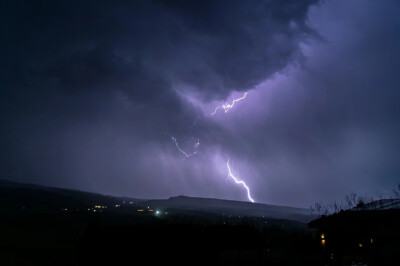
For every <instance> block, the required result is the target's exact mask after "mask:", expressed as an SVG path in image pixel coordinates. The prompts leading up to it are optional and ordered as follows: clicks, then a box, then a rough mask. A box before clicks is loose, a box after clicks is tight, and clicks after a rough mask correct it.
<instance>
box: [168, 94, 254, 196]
mask: <svg viewBox="0 0 400 266" xmlns="http://www.w3.org/2000/svg"><path fill="white" fill-rule="evenodd" d="M247 94H248V92H245V93H244V94H243V96H242V97H240V98H237V99H234V100H233V101H232V103H231V104H223V105H220V106H218V107H216V108H215V110H214V112H212V113H211V114H210V116H214V115H215V114H216V113H217V111H218V110H219V109H223V110H224V113H225V114H226V113H228V112H229V110H230V109H232V108H233V107H234V105H235V103H236V102H239V101H241V100H243V99H245V98H246V96H247ZM200 118H202V117H200V116H199V117H197V118H196V119H195V120H194V121H193V123H192V125H191V127H190V128H193V127H195V126H196V124H197V121H198V120H199V119H200ZM165 133H166V132H165ZM166 134H168V133H166ZM170 138H171V140H172V142H173V143H174V144H175V146H176V148H177V150H178V151H179V152H180V153H182V154H183V155H184V156H185V158H184V159H188V158H191V157H193V156H195V155H196V154H197V153H198V152H197V149H198V147H199V146H200V139H197V142H196V143H195V144H194V146H193V147H194V149H195V151H194V152H192V153H187V152H185V151H184V150H182V149H181V147H180V146H179V144H178V141H177V139H176V138H175V137H173V136H171V135H170ZM226 157H227V158H228V160H227V162H226V168H227V169H228V177H227V178H228V179H229V178H232V179H233V180H234V181H235V183H236V184H237V185H241V186H243V187H244V188H245V189H246V191H247V198H248V199H249V201H251V202H252V203H254V199H253V198H252V197H251V195H250V188H249V187H248V186H247V184H246V183H245V182H244V181H243V180H239V179H238V178H237V177H236V176H235V175H234V174H233V173H232V170H231V167H230V165H229V162H230V158H229V157H228V156H226Z"/></svg>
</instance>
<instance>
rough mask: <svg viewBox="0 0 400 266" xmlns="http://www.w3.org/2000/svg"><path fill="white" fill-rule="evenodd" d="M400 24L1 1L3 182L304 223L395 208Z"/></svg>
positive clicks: (323, 15)
mask: <svg viewBox="0 0 400 266" xmlns="http://www.w3.org/2000/svg"><path fill="white" fill-rule="evenodd" d="M399 13H400V4H399V3H398V2H396V1H351V2H350V1H345V0H340V1H334V0H326V1H318V0H307V1H296V0H289V1H269V0H267V1H263V0H254V1H246V2H244V1H239V0H235V1H223V0H217V1H211V0H210V1H208V0H207V1H180V0H169V1H167V0H152V1H133V2H127V1H113V2H100V3H99V2H96V3H95V2H92V1H84V2H82V1H57V2H55V1H45V0H40V1H34V2H31V1H24V0H21V1H2V3H1V4H0V22H1V25H2V26H1V27H0V36H2V37H3V41H2V42H1V43H0V47H1V49H0V51H1V52H0V53H1V58H2V60H1V66H2V71H1V73H0V88H1V89H0V91H1V97H0V119H1V129H2V130H1V133H0V134H1V135H0V146H1V147H2V149H1V150H0V169H1V170H0V178H1V179H5V180H10V181H15V182H22V183H33V184H38V185H43V186H51V187H60V188H69V189H77V190H82V191H89V192H94V193H101V194H104V195H115V196H126V197H135V198H148V199H151V198H169V197H173V196H177V195H187V196H192V197H193V196H194V197H203V198H221V199H231V200H238V201H252V200H254V201H255V202H256V203H266V204H273V205H282V206H296V207H300V206H302V207H305V208H307V207H308V206H310V205H312V204H313V203H315V202H317V201H318V202H332V201H335V200H336V201H340V200H343V199H344V197H345V195H347V194H349V193H353V192H354V193H357V194H358V195H361V196H365V195H368V196H369V197H382V196H383V197H389V196H391V194H392V189H393V188H395V186H396V184H397V183H399V182H400V165H399V163H398V162H399V161H400V155H399V154H400V153H399V151H400V129H399V125H400V105H399V103H398V101H399V99H400V91H399V84H400V76H399V75H398V69H400V49H399V48H398V47H400V17H399V16H398V14H399ZM235 99H236V100H237V101H235ZM224 104H225V106H224ZM231 107H232V108H231ZM241 182H242V183H241ZM243 182H244V183H243Z"/></svg>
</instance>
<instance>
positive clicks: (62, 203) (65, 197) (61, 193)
mask: <svg viewBox="0 0 400 266" xmlns="http://www.w3.org/2000/svg"><path fill="white" fill-rule="evenodd" d="M123 201H125V202H137V201H138V200H137V199H132V198H123V197H113V196H105V195H102V194H97V193H89V192H84V191H79V190H73V189H62V188H52V187H45V186H39V185H34V184H23V183H16V182H10V181H6V180H0V212H8V211H16V210H18V211H19V210H21V209H23V210H27V211H45V212H49V211H50V212H52V211H59V210H60V209H65V208H67V209H70V210H85V209H87V208H92V207H93V206H95V205H107V206H115V205H117V204H121V203H122V202H123Z"/></svg>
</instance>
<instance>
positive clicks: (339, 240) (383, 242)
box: [309, 208, 400, 265]
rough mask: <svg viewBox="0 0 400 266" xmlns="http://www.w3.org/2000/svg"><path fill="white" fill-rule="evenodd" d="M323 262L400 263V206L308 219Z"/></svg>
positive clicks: (342, 263)
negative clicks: (316, 236) (315, 234)
mask: <svg viewBox="0 0 400 266" xmlns="http://www.w3.org/2000/svg"><path fill="white" fill-rule="evenodd" d="M309 227H311V228H316V229H318V231H319V232H318V241H319V242H320V246H321V252H322V253H323V257H324V260H325V261H324V264H328V265H329V264H332V265H353V264H357V265H358V264H359V263H361V264H366V265H400V209H399V208H391V209H383V210H368V209H367V210H361V211H355V210H350V211H342V212H340V213H338V214H333V215H330V216H322V217H321V218H319V219H317V220H314V221H312V222H310V223H309Z"/></svg>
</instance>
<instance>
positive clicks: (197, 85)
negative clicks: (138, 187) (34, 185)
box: [0, 1, 316, 184]
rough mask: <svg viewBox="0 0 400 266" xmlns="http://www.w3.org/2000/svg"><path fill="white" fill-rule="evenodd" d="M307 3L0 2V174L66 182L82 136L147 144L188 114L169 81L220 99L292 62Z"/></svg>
mask: <svg viewBox="0 0 400 266" xmlns="http://www.w3.org/2000/svg"><path fill="white" fill-rule="evenodd" d="M315 2H316V1H301V2H298V1H283V2H282V1H246V2H243V1H133V2H127V1H113V2H106V1H96V2H94V1H34V2H31V1H3V2H2V4H1V5H2V8H1V16H0V17H1V18H0V21H1V25H2V26H1V29H0V30H1V32H0V34H1V36H2V40H3V41H2V42H1V44H0V45H1V51H2V62H1V65H2V71H1V73H0V75H1V76H0V78H1V87H2V97H1V116H2V121H3V126H2V129H3V130H2V143H3V145H2V146H3V147H4V149H2V158H3V160H2V169H3V177H4V178H16V179H23V180H32V181H35V180H41V181H42V182H46V180H47V179H48V178H49V177H46V176H52V175H56V173H58V172H62V173H61V177H52V178H51V179H61V180H59V181H57V182H53V183H58V184H65V183H68V181H62V180H63V179H67V180H70V179H79V178H80V177H79V176H81V175H84V173H82V172H79V171H78V170H75V169H74V167H76V165H75V166H74V164H80V163H82V162H79V158H81V159H82V161H85V157H84V155H83V154H82V153H81V152H82V150H81V147H83V146H84V145H87V142H90V141H91V140H92V139H101V140H103V141H106V142H107V141H108V140H109V138H113V137H114V138H115V137H118V138H128V139H129V138H132V139H136V140H135V141H133V142H134V144H132V143H130V145H132V146H135V145H136V146H137V145H139V143H140V144H141V145H146V143H147V142H148V141H154V140H156V139H157V138H160V135H162V133H160V132H161V131H162V130H165V131H170V130H172V129H175V128H178V127H181V126H182V124H185V123H186V124H188V123H190V122H192V120H193V119H194V118H195V117H196V112H197V111H196V110H195V109H193V108H192V107H191V106H190V105H189V104H188V103H185V102H184V101H182V99H181V98H180V97H179V96H178V95H177V92H176V87H177V86H184V87H185V88H190V90H193V91H195V92H196V93H197V95H198V97H199V98H203V99H213V98H218V99H221V98H223V97H226V96H227V95H228V94H229V93H230V92H231V91H232V90H248V89H250V88H251V87H253V86H254V85H256V84H257V83H259V82H260V81H262V80H264V79H266V78H268V77H269V76H270V75H271V74H273V73H274V72H276V71H279V70H281V69H282V68H284V67H285V66H286V65H287V64H288V63H289V62H292V61H295V60H300V59H301V57H302V55H301V52H300V50H299V43H300V41H302V40H305V39H306V38H309V37H310V36H312V35H314V33H313V32H312V30H311V29H310V28H309V27H308V26H307V25H306V24H305V21H306V18H307V12H308V9H309V7H310V6H311V5H312V4H314V3H315ZM104 128H107V129H108V130H109V131H112V132H113V133H110V135H108V136H107V137H104V136H102V134H103V131H104ZM102 130H103V131H102ZM106 135H107V134H106ZM128 136H129V137H128ZM163 137H165V136H163ZM138 139H140V141H139V140H138ZM98 145H100V147H96V152H95V153H97V154H103V155H104V156H105V157H104V158H103V159H104V160H106V159H105V158H108V157H107V156H106V154H109V153H110V150H109V148H110V147H104V149H101V144H98ZM127 145H128V144H127ZM87 149H92V147H90V148H87ZM144 150H146V149H144ZM93 152H94V151H93ZM140 152H141V151H137V152H136V153H134V154H133V155H132V157H133V158H139V157H140V156H141V154H140ZM88 156H89V155H88ZM90 156H92V155H90ZM111 160H112V161H113V160H115V159H111ZM111 164H112V163H111ZM95 167H96V166H95V165H93V168H95ZM115 167H119V166H118V165H116V166H115ZM110 168H112V166H110ZM57 169H58V170H57ZM60 169H63V170H60ZM74 171H76V172H74ZM87 172H88V173H86V174H87V175H90V176H93V175H94V174H93V173H90V172H91V171H90V170H87ZM92 172H95V171H94V170H93V171H92ZM141 172H143V170H141ZM144 172H145V171H144ZM142 174H144V173H142ZM150 174H151V173H150ZM68 175H70V176H68ZM93 178H94V177H93ZM103 178H105V177H103ZM137 178H140V177H137ZM104 182H105V183H109V181H107V180H105V181H104ZM50 183H51V182H50ZM72 183H73V182H72Z"/></svg>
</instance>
